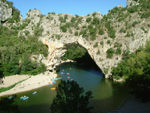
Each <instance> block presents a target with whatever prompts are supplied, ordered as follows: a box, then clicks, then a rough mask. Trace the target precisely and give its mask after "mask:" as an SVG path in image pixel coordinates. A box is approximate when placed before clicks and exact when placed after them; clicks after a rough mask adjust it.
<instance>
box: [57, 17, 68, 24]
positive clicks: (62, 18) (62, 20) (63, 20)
mask: <svg viewBox="0 0 150 113" xmlns="http://www.w3.org/2000/svg"><path fill="white" fill-rule="evenodd" d="M67 17H68V15H65V16H64V17H62V16H60V17H59V21H60V22H61V23H65V22H66V19H67Z"/></svg>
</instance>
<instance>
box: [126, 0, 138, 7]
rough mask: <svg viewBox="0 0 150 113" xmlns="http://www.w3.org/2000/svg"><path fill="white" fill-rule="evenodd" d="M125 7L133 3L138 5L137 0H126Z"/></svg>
mask: <svg viewBox="0 0 150 113" xmlns="http://www.w3.org/2000/svg"><path fill="white" fill-rule="evenodd" d="M126 3H127V7H130V6H133V5H139V0H137V2H136V1H135V0H126Z"/></svg>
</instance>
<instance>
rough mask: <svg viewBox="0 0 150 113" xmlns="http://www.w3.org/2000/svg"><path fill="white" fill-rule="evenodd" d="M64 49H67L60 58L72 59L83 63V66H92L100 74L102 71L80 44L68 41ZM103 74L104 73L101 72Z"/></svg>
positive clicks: (79, 63)
mask: <svg viewBox="0 0 150 113" xmlns="http://www.w3.org/2000/svg"><path fill="white" fill-rule="evenodd" d="M64 49H66V50H67V51H66V52H65V54H64V55H63V56H62V57H61V59H62V60H64V61H65V60H73V61H75V62H76V63H77V64H78V65H84V67H87V68H88V67H92V68H94V69H96V70H97V71H100V72H101V73H102V74H103V72H102V71H101V69H100V68H99V67H98V66H97V64H96V63H95V62H94V60H93V59H92V58H91V56H90V55H89V53H88V51H87V50H86V48H84V47H83V46H81V45H80V44H76V43H72V44H71V43H69V44H66V45H65V46H64ZM103 76H104V74H103Z"/></svg>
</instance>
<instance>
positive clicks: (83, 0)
mask: <svg viewBox="0 0 150 113" xmlns="http://www.w3.org/2000/svg"><path fill="white" fill-rule="evenodd" d="M8 1H12V2H13V3H14V4H13V6H14V7H15V8H17V9H18V10H19V11H20V12H21V15H22V16H23V18H25V17H26V13H27V12H28V11H29V9H34V8H36V9H39V10H40V11H41V13H42V14H43V15H46V14H48V13H49V12H55V13H56V14H58V13H68V14H73V15H76V14H77V15H79V16H86V15H87V14H90V13H93V12H100V13H101V14H102V15H105V14H106V13H108V11H109V10H111V9H113V8H114V7H116V6H118V5H119V4H122V6H123V7H126V0H8Z"/></svg>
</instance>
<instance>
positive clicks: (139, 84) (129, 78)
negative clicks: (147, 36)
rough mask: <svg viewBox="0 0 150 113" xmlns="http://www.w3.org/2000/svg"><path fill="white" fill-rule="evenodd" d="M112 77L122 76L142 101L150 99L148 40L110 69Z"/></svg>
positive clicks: (149, 49)
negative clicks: (143, 45) (144, 44)
mask: <svg viewBox="0 0 150 113" xmlns="http://www.w3.org/2000/svg"><path fill="white" fill-rule="evenodd" d="M112 75H113V77H114V78H116V79H119V78H120V77H122V78H124V79H125V81H126V83H127V84H128V85H129V86H130V87H132V89H133V92H134V93H135V94H136V96H138V97H140V98H142V99H143V100H144V101H146V100H148V99H150V96H149V95H150V42H147V44H146V47H145V48H143V47H140V48H139V49H138V50H137V51H136V52H135V53H132V54H128V55H126V56H125V58H123V60H122V61H121V62H120V63H119V64H118V66H117V67H114V68H113V70H112Z"/></svg>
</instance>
